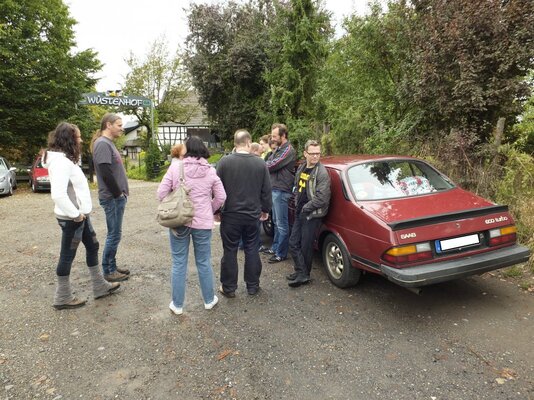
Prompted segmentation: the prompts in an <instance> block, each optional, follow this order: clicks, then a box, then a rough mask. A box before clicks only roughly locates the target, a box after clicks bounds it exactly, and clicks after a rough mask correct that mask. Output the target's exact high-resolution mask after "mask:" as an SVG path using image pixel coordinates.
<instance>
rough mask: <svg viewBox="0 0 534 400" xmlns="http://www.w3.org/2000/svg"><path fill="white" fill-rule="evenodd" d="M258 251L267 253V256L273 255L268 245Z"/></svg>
mask: <svg viewBox="0 0 534 400" xmlns="http://www.w3.org/2000/svg"><path fill="white" fill-rule="evenodd" d="M262 247H263V246H262ZM260 252H262V253H263V254H267V255H268V256H273V255H274V251H273V249H270V248H268V247H264V248H263V250H260Z"/></svg>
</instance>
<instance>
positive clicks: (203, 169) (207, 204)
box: [157, 157, 226, 229]
mask: <svg viewBox="0 0 534 400" xmlns="http://www.w3.org/2000/svg"><path fill="white" fill-rule="evenodd" d="M182 162H183V165H184V173H185V184H186V186H187V187H188V188H190V189H191V192H190V193H189V195H190V197H191V200H192V201H193V205H194V207H195V216H194V218H193V221H192V222H191V225H190V226H191V228H195V229H213V213H214V212H215V211H216V210H218V209H219V208H221V206H222V205H223V203H224V201H225V200H226V192H225V191H224V187H223V184H222V182H221V180H220V179H219V177H218V176H217V173H216V171H215V168H213V167H212V166H211V165H209V164H208V161H207V160H206V159H204V158H200V159H198V160H197V159H196V158H195V157H187V158H184V159H183V160H178V159H173V160H172V163H171V165H170V166H169V169H168V170H167V173H166V174H165V176H164V177H163V179H162V181H161V183H160V184H159V187H158V192H157V195H158V199H159V201H161V200H163V198H164V197H165V196H166V195H167V194H169V193H170V192H171V191H172V190H173V189H174V188H175V187H176V186H178V185H179V184H180V165H181V164H182Z"/></svg>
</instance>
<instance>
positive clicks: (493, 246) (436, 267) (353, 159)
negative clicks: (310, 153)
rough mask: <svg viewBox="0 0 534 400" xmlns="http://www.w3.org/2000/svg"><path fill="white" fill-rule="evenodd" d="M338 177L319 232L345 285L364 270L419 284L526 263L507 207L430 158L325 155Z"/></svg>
mask: <svg viewBox="0 0 534 400" xmlns="http://www.w3.org/2000/svg"><path fill="white" fill-rule="evenodd" d="M321 162H322V163H323V165H324V166H325V167H326V168H327V170H328V173H329V174H330V178H331V181H332V198H331V202H330V209H329V212H328V215H327V216H326V217H325V219H324V220H323V225H322V227H321V230H320V232H319V233H318V236H317V238H316V239H317V242H316V245H317V248H319V249H321V250H322V258H323V264H324V266H325V268H326V271H327V274H328V277H329V278H330V280H331V281H332V282H333V283H334V284H335V285H336V286H339V287H349V286H352V285H355V284H356V283H357V282H358V280H359V279H360V276H361V274H362V271H366V272H370V273H375V274H380V275H383V276H385V277H387V278H388V279H389V280H391V281H393V282H395V283H397V284H399V285H401V286H404V287H407V288H419V287H421V286H425V285H430V284H434V283H438V282H444V281H449V280H452V279H457V278H462V277H466V276H469V275H474V274H481V273H483V272H486V271H491V270H495V269H498V268H503V267H507V266H511V265H514V264H518V263H522V262H526V261H527V260H528V259H529V256H530V252H529V250H528V249H527V248H526V247H523V246H520V245H518V244H517V243H516V227H515V224H514V220H513V218H512V216H511V215H510V213H509V212H508V207H507V206H500V205H496V204H494V203H491V202H489V201H487V200H484V199H483V198H481V197H479V196H477V195H475V194H473V193H470V192H468V191H466V190H463V189H461V188H459V187H457V186H456V185H455V184H454V183H453V182H451V181H450V180H449V179H448V178H447V177H446V176H445V175H443V174H442V173H440V172H439V171H437V170H436V169H434V168H433V167H431V166H430V165H429V164H428V163H426V162H425V161H423V160H419V159H416V158H411V157H396V156H363V155H361V156H335V157H324V158H323V159H321Z"/></svg>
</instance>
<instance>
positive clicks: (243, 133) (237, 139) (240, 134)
mask: <svg viewBox="0 0 534 400" xmlns="http://www.w3.org/2000/svg"><path fill="white" fill-rule="evenodd" d="M250 142H252V137H251V136H250V133H248V131H247V130H245V129H239V130H238V131H236V133H235V134H234V146H235V147H236V149H239V148H241V149H247V150H248V149H249V148H250Z"/></svg>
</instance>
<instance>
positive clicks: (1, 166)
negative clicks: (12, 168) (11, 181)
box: [0, 158, 9, 171]
mask: <svg viewBox="0 0 534 400" xmlns="http://www.w3.org/2000/svg"><path fill="white" fill-rule="evenodd" d="M8 169H9V168H8V167H7V166H6V164H5V162H4V160H3V159H1V158H0V170H1V171H7V170H8Z"/></svg>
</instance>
